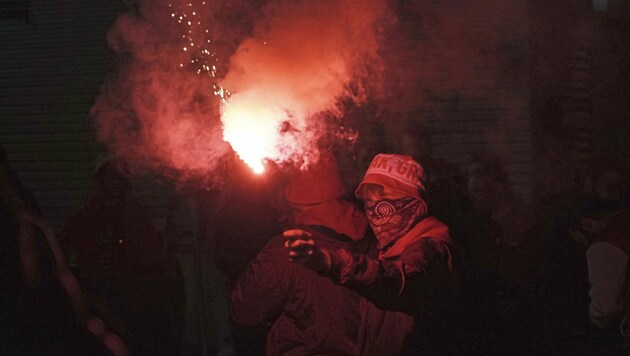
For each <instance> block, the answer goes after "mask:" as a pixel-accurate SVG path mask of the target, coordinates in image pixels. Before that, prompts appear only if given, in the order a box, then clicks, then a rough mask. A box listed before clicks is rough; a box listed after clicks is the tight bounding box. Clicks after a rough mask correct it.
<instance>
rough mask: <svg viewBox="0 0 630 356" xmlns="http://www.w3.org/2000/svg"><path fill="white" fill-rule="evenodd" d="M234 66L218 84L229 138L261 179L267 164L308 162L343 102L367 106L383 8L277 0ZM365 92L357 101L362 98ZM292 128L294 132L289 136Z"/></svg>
mask: <svg viewBox="0 0 630 356" xmlns="http://www.w3.org/2000/svg"><path fill="white" fill-rule="evenodd" d="M262 12H263V13H264V14H265V17H263V18H262V19H261V20H260V21H259V22H257V23H256V26H255V27H254V35H253V37H252V38H249V39H246V40H245V41H243V42H242V43H241V44H240V46H239V48H238V49H237V50H236V52H235V54H234V55H233V56H232V57H231V59H230V67H229V70H228V72H227V74H226V75H225V77H224V78H223V80H222V81H221V82H220V83H221V87H222V88H223V89H225V90H226V91H228V92H229V93H230V95H229V98H226V99H225V101H224V102H223V105H222V109H221V121H222V123H223V130H224V135H223V137H224V139H225V140H226V141H227V142H229V143H230V145H231V146H232V148H233V149H234V150H235V151H236V152H237V153H238V155H239V156H240V157H241V158H242V159H243V160H244V161H245V162H246V163H247V164H248V165H250V166H251V167H252V169H254V171H257V172H260V171H261V170H262V169H263V164H262V162H263V161H264V160H265V159H269V160H272V161H275V162H292V161H293V162H295V161H304V160H306V161H308V160H309V157H314V156H316V154H313V152H314V151H316V146H317V142H318V140H319V139H320V138H321V137H323V136H325V135H327V134H330V133H331V131H332V130H331V128H330V127H329V126H328V125H324V124H323V123H321V122H318V121H319V120H320V118H321V117H322V116H321V114H326V115H329V116H333V117H337V118H340V117H341V116H342V115H343V108H342V107H341V105H340V100H341V99H342V98H352V99H354V100H355V101H359V102H360V101H362V100H363V99H365V98H364V97H363V96H362V94H363V91H362V90H358V91H350V90H349V88H350V87H351V85H354V86H355V88H357V87H359V88H361V87H362V86H363V85H364V82H363V81H364V80H366V79H367V78H366V77H365V70H364V69H365V67H366V66H367V63H366V61H372V63H378V54H377V50H378V40H377V39H378V33H379V32H378V30H379V20H382V18H383V17H384V16H385V14H386V5H385V1H370V2H357V1H338V0H335V1H330V0H328V1H310V0H292V1H274V2H270V3H268V4H267V6H266V7H265V8H264V9H263V11H262ZM357 93H359V94H357ZM283 127H290V128H291V129H290V130H283V129H282V128H283Z"/></svg>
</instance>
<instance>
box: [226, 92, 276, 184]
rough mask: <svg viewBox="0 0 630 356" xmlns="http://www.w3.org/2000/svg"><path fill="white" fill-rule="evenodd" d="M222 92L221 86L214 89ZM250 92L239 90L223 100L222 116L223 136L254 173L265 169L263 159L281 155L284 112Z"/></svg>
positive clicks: (259, 172)
mask: <svg viewBox="0 0 630 356" xmlns="http://www.w3.org/2000/svg"><path fill="white" fill-rule="evenodd" d="M215 93H216V94H217V95H220V96H221V95H225V92H224V91H223V89H219V90H217V92H215ZM248 94H249V93H241V94H239V96H238V97H236V98H235V97H231V98H229V99H228V100H225V101H223V105H222V113H221V120H222V122H223V139H224V140H225V141H226V142H228V143H229V144H230V146H232V149H233V150H234V151H235V152H236V153H237V154H238V156H239V157H240V158H241V159H242V160H243V162H245V163H246V164H247V165H248V166H249V167H250V168H251V169H252V170H253V171H254V172H255V173H257V174H261V173H263V172H264V164H263V163H264V161H265V160H266V159H277V158H279V156H280V149H279V147H280V145H281V142H282V137H281V136H280V130H279V128H280V125H281V123H282V122H283V121H284V120H285V119H286V113H285V112H284V111H283V110H282V109H281V108H280V107H273V106H270V105H269V103H268V102H265V101H262V100H255V99H256V98H252V97H251V95H248Z"/></svg>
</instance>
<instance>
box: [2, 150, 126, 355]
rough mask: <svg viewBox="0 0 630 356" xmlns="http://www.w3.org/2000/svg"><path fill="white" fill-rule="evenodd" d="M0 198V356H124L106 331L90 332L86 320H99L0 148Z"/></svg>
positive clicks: (124, 349) (103, 329) (27, 191)
mask: <svg viewBox="0 0 630 356" xmlns="http://www.w3.org/2000/svg"><path fill="white" fill-rule="evenodd" d="M0 197H1V199H0V222H1V223H0V291H1V292H0V303H1V304H0V354H3V355H78V354H90V355H108V354H110V351H111V353H114V354H116V355H125V354H126V348H125V346H124V344H123V343H122V342H121V341H120V339H119V338H118V336H117V335H114V334H112V333H110V332H109V331H108V330H107V328H106V327H104V326H103V327H102V328H101V329H100V330H99V332H98V333H94V332H92V330H89V329H90V328H89V323H88V321H93V322H98V321H99V320H98V319H96V318H93V317H92V316H91V315H90V314H89V313H88V308H87V303H86V299H85V298H84V295H83V293H82V290H81V288H80V286H79V285H78V283H77V281H76V279H75V278H74V276H73V275H72V273H70V271H69V269H68V267H67V265H66V263H65V257H64V255H63V253H62V251H61V249H60V246H59V244H58V241H57V239H56V237H55V236H54V231H53V230H52V228H51V227H50V225H49V224H48V223H47V222H46V221H45V220H44V218H43V217H42V216H41V212H40V210H39V207H38V204H37V202H36V200H35V199H34V197H33V195H32V194H31V193H30V191H29V190H28V189H27V188H26V187H25V186H24V185H23V184H22V183H21V182H20V180H19V179H18V177H17V175H16V174H15V172H14V171H13V170H12V169H11V168H10V166H9V164H8V161H7V157H6V153H5V152H4V149H3V148H2V147H1V146H0ZM108 348H109V350H108Z"/></svg>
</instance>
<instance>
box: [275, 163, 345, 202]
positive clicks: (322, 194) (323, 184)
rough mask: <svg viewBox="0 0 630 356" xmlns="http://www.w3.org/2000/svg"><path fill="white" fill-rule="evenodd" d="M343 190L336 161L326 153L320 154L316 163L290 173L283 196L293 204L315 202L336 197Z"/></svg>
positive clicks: (341, 193)
mask: <svg viewBox="0 0 630 356" xmlns="http://www.w3.org/2000/svg"><path fill="white" fill-rule="evenodd" d="M345 192H346V189H345V187H344V184H343V182H342V181H341V176H340V175H339V170H338V168H337V161H336V160H335V158H334V157H333V156H332V155H330V154H328V153H326V154H322V155H321V156H320V158H319V161H318V162H317V163H314V164H311V165H309V166H308V167H307V168H306V169H305V170H297V171H296V172H295V173H294V174H293V175H291V177H290V178H289V185H288V186H287V187H286V189H285V190H284V197H285V199H286V200H287V201H289V202H290V203H294V204H317V203H322V202H325V201H327V200H333V199H337V198H339V197H341V196H342V195H343V194H344V193H345Z"/></svg>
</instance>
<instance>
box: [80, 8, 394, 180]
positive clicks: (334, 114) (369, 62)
mask: <svg viewBox="0 0 630 356" xmlns="http://www.w3.org/2000/svg"><path fill="white" fill-rule="evenodd" d="M385 4H386V1H385V0H378V1H366V2H363V1H354V0H321V1H310V0H278V1H268V2H267V3H266V4H265V5H264V6H262V7H256V6H253V5H252V2H242V3H241V2H234V1H232V2H230V1H225V2H219V1H213V2H208V3H207V2H205V1H201V0H199V1H194V2H191V1H181V3H178V2H171V4H165V3H163V2H159V1H150V2H148V1H147V2H140V4H139V10H138V11H137V13H133V14H132V13H127V14H123V15H122V16H120V17H119V18H118V20H117V21H116V23H115V24H114V25H113V27H112V28H111V30H110V32H109V33H108V38H107V39H108V44H109V46H110V47H111V49H112V50H113V51H114V52H115V53H116V54H117V58H118V59H119V60H120V62H119V63H118V67H117V68H116V72H115V73H113V74H112V76H111V77H110V78H108V80H107V82H106V83H105V85H104V86H103V88H102V94H101V95H100V96H99V97H98V98H97V100H96V102H95V104H94V106H93V107H92V111H91V114H92V116H93V118H94V120H95V123H96V127H97V136H98V139H99V140H100V141H101V142H102V143H104V144H105V145H106V146H107V148H108V149H109V150H110V151H111V152H112V153H114V154H115V155H116V156H118V157H120V158H122V159H124V160H126V161H127V162H129V163H130V166H131V167H132V168H134V169H135V171H136V172H157V173H161V174H166V175H168V176H171V177H173V178H176V179H177V180H178V181H181V182H190V181H199V180H202V181H204V183H206V184H207V185H208V184H209V185H213V184H214V183H217V182H219V181H220V180H221V177H219V175H218V172H219V171H220V168H221V167H222V162H223V160H224V159H225V158H226V157H227V155H228V154H229V153H230V151H231V150H230V145H228V144H227V143H226V142H225V141H224V138H225V139H228V138H229V139H233V138H234V137H240V138H242V137H243V134H242V132H241V131H239V130H240V128H249V129H253V132H252V133H251V134H250V136H244V137H245V142H248V143H250V144H251V143H254V142H256V140H257V139H258V138H266V139H271V140H272V141H271V143H268V144H267V145H268V147H266V148H264V149H260V147H258V146H252V147H250V148H249V149H250V151H254V152H257V153H263V155H262V156H261V157H259V158H260V159H261V160H264V159H271V160H274V161H276V162H281V161H287V160H288V161H294V160H297V159H302V158H303V157H304V156H307V157H309V156H310V155H311V154H312V153H313V151H314V148H315V146H316V145H317V142H318V141H319V139H321V138H322V137H324V136H326V135H334V134H338V133H345V131H347V129H345V128H344V129H340V125H341V122H340V120H341V117H342V115H343V107H342V105H341V104H340V101H341V100H345V99H351V100H354V101H355V102H362V101H363V100H364V99H365V92H366V83H367V81H368V79H370V78H377V77H378V75H377V72H376V70H378V69H379V65H380V60H379V57H378V53H377V51H378V47H379V26H380V24H381V22H382V21H383V20H384V18H386V5H385ZM239 6H240V7H241V9H242V11H239ZM254 15H257V16H256V17H255V18H256V20H255V21H254V20H253V19H254ZM249 29H252V30H251V31H248V30H249ZM246 33H251V36H250V37H249V38H245V39H243V38H242V37H243V34H246ZM239 34H241V38H238V41H239V42H240V44H239V45H238V46H237V45H236V43H235V42H234V41H235V40H236V39H237V37H238V35H239ZM248 36H249V35H248ZM241 40H242V41H241ZM228 53H232V54H233V55H232V56H231V58H230V60H229V67H227V64H228V60H227V57H228V55H227V54H228ZM217 54H218V55H217ZM370 71H371V72H370ZM223 73H225V76H224V77H223V79H222V80H221V81H220V87H218V86H217V81H218V79H216V78H215V77H218V76H220V75H221V74H223ZM221 89H224V90H226V91H228V92H229V94H230V97H229V100H228V101H227V102H225V103H224V105H222V106H221V107H220V100H219V99H220V98H218V97H217V96H216V95H214V92H215V91H220V90H221ZM220 111H221V112H222V117H221V119H220ZM234 113H236V114H234ZM331 118H332V125H331V124H330V122H331ZM221 120H222V122H221ZM224 127H225V129H226V131H228V132H229V133H230V134H229V135H225V133H224V130H223V128H224ZM235 128H236V129H235ZM235 130H236V131H235ZM235 132H236V133H235ZM245 134H246V135H247V133H246V132H245ZM235 142H236V141H233V140H232V141H230V144H231V146H232V148H233V149H234V150H235V151H237V153H239V154H240V153H241V151H242V148H241V147H234V146H235ZM246 149H247V148H246Z"/></svg>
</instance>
